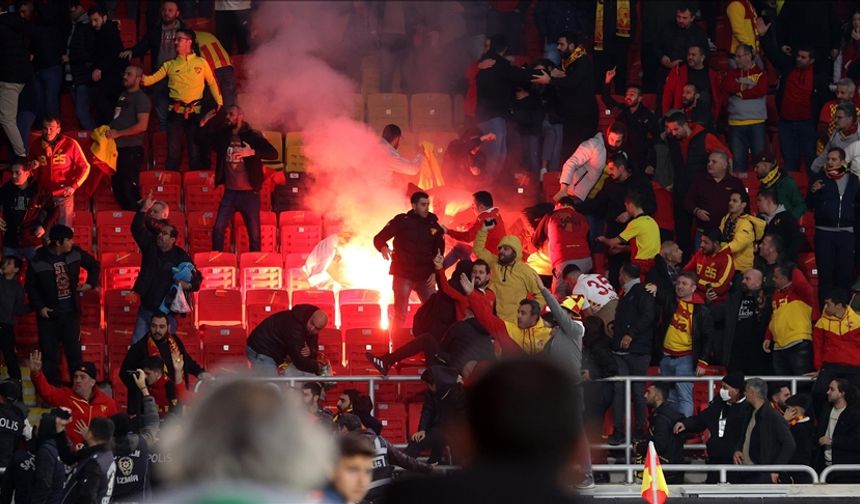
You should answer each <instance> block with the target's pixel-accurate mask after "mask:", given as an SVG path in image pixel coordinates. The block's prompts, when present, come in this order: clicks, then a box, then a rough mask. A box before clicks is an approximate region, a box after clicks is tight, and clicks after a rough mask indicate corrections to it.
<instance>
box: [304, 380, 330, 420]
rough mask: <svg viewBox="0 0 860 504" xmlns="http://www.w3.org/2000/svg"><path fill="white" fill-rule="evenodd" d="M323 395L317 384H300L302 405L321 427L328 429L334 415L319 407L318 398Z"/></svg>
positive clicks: (320, 387) (320, 386)
mask: <svg viewBox="0 0 860 504" xmlns="http://www.w3.org/2000/svg"><path fill="white" fill-rule="evenodd" d="M322 394H323V388H322V385H320V384H319V382H305V383H303V384H302V403H303V404H304V405H305V407H306V408H307V411H308V413H310V414H311V415H312V416H313V418H315V419H316V422H317V423H319V424H320V425H321V426H323V427H326V428H329V427H333V425H332V424H333V422H332V419H333V418H334V415H332V414H331V412H330V411H329V410H327V409H325V408H323V407H322V406H321V405H320V398H321V397H322Z"/></svg>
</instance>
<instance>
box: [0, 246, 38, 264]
mask: <svg viewBox="0 0 860 504" xmlns="http://www.w3.org/2000/svg"><path fill="white" fill-rule="evenodd" d="M10 255H11V256H15V257H17V258H19V259H26V260H27V262H30V261H32V260H33V256H34V255H36V247H5V246H4V247H3V257H8V256H10Z"/></svg>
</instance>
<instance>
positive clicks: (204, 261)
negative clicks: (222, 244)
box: [194, 251, 238, 289]
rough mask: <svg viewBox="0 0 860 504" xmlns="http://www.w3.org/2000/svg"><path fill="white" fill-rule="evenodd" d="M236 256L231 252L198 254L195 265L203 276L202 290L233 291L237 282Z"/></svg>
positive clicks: (195, 257) (195, 256)
mask: <svg viewBox="0 0 860 504" xmlns="http://www.w3.org/2000/svg"><path fill="white" fill-rule="evenodd" d="M236 264H237V261H236V255H235V254H231V253H229V252H217V251H209V252H197V253H196V254H194V265H195V266H196V267H197V270H198V271H200V273H201V274H202V275H203V281H202V283H201V284H200V288H201V289H233V288H235V287H236V286H237V285H238V282H237V281H236V276H237V274H236Z"/></svg>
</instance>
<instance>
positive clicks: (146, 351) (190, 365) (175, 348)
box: [120, 312, 206, 415]
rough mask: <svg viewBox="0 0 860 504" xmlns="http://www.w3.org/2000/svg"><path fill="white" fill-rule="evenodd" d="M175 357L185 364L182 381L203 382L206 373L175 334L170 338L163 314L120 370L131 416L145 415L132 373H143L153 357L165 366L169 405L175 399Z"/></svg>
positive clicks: (152, 320)
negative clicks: (198, 380) (142, 370)
mask: <svg viewBox="0 0 860 504" xmlns="http://www.w3.org/2000/svg"><path fill="white" fill-rule="evenodd" d="M175 356H182V362H184V363H185V364H184V377H183V379H184V381H185V382H186V383H187V382H188V376H189V375H193V376H196V377H197V378H200V379H202V378H205V377H206V373H205V370H204V369H203V367H202V366H200V364H198V363H197V362H196V361H195V360H194V359H193V358H192V357H191V356H190V355H189V354H188V351H187V350H186V349H185V345H184V344H182V340H180V339H179V337H178V336H176V335H175V334H171V333H170V331H169V330H168V321H167V315H165V314H163V313H160V312H158V313H155V314H154V315H152V317H150V322H149V333H148V334H147V335H146V337H145V338H143V339H141V340H140V341H138V342H137V343H134V344H133V345H131V347H129V349H128V354H126V356H125V359H124V360H123V361H122V366H121V367H120V379H122V382H123V383H124V384H125V386H126V387H127V388H128V413H129V414H130V415H134V414H139V413H141V412H142V400H143V397H142V395H141V393H140V389H139V388H138V387H137V384H136V383H135V381H134V376H133V375H132V374H131V373H133V372H134V371H135V370H138V369H143V368H144V367H145V363H146V362H147V361H148V360H150V359H151V358H153V357H158V358H160V359H161V360H162V361H163V362H164V375H165V376H166V377H167V378H168V380H167V382H166V383H165V390H166V393H167V399H168V401H173V400H174V399H176V388H175V383H174V377H175V376H176V370H175V368H174V357H175ZM177 360H178V359H177Z"/></svg>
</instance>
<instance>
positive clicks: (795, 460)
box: [788, 418, 820, 465]
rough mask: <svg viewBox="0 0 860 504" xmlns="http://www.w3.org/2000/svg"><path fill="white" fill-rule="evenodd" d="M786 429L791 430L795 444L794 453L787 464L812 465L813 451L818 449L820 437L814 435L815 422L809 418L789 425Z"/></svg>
mask: <svg viewBox="0 0 860 504" xmlns="http://www.w3.org/2000/svg"><path fill="white" fill-rule="evenodd" d="M788 430H789V431H791V437H793V438H794V445H795V449H794V455H793V456H792V457H791V461H790V462H789V464H798V465H812V461H813V460H815V453H816V452H817V451H818V438H819V437H820V436H816V428H815V422H814V421H813V420H812V419H811V418H810V419H809V420H807V421H805V422H801V423H798V424H795V425H792V426H789V428H788Z"/></svg>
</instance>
